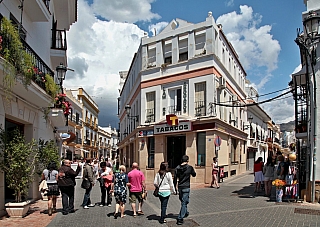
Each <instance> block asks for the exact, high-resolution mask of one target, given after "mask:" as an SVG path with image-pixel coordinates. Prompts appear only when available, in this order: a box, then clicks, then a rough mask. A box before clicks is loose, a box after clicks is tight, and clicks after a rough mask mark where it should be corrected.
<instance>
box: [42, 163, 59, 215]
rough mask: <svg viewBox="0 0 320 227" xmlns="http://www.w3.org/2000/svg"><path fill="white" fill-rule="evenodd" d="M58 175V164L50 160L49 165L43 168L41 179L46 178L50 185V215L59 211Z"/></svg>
mask: <svg viewBox="0 0 320 227" xmlns="http://www.w3.org/2000/svg"><path fill="white" fill-rule="evenodd" d="M58 175H59V172H58V170H57V164H56V163H55V162H50V163H49V165H48V167H47V168H46V169H45V170H43V172H42V176H41V180H45V181H46V183H47V186H48V190H47V196H48V215H49V216H51V215H52V213H55V212H57V196H58V195H60V192H59V186H58Z"/></svg>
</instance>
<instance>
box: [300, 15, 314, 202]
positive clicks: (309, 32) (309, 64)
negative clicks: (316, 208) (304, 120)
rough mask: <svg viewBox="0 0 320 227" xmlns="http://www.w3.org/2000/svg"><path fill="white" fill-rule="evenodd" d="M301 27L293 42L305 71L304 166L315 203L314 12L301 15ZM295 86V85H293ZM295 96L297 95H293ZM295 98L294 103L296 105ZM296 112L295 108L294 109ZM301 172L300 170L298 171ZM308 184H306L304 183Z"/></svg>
mask: <svg viewBox="0 0 320 227" xmlns="http://www.w3.org/2000/svg"><path fill="white" fill-rule="evenodd" d="M303 17H304V20H303V26H304V32H303V33H302V34H299V33H298V37H297V38H296V40H295V42H296V43H297V45H298V46H299V48H300V52H301V61H302V65H303V66H304V67H305V69H306V71H305V72H303V73H301V74H305V75H306V79H305V84H306V87H307V89H306V90H307V91H306V92H307V95H308V99H309V101H308V102H307V109H308V105H310V108H309V109H310V111H309V112H308V113H307V114H308V116H310V120H311V121H310V122H309V123H308V126H307V128H308V130H307V140H308V144H309V145H308V155H309V157H307V158H308V159H309V163H308V164H309V165H308V166H306V169H309V170H310V172H309V173H308V175H309V176H307V179H308V177H310V178H309V179H311V177H312V185H311V202H314V201H315V179H316V178H315V175H316V150H317V140H316V138H317V117H318V116H317V102H316V100H317V85H316V74H315V67H314V66H315V65H316V64H317V56H316V51H317V44H318V43H319V39H320V34H319V26H320V16H319V15H318V13H316V12H315V11H313V10H311V11H309V12H308V13H307V14H306V15H303ZM295 86H297V84H295ZM295 95H297V94H295ZM297 99H298V98H297V97H296V98H295V102H296V105H297ZM296 110H297V108H296ZM296 122H297V120H296ZM299 171H302V170H299ZM306 183H308V182H306Z"/></svg>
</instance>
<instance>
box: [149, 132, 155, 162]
mask: <svg viewBox="0 0 320 227" xmlns="http://www.w3.org/2000/svg"><path fill="white" fill-rule="evenodd" d="M148 168H154V137H149V138H148Z"/></svg>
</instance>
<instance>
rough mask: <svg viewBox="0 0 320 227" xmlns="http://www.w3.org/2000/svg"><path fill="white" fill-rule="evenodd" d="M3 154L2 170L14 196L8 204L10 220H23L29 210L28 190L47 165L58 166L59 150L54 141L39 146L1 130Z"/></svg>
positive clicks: (16, 130) (16, 132)
mask: <svg viewBox="0 0 320 227" xmlns="http://www.w3.org/2000/svg"><path fill="white" fill-rule="evenodd" d="M0 150H1V152H0V169H1V170H2V171H3V172H4V173H5V181H6V183H7V184H8V187H9V188H10V189H12V190H13V191H14V196H15V199H14V201H13V202H9V203H6V204H5V206H6V211H7V213H8V215H9V216H10V217H24V216H25V215H26V214H27V212H28V210H29V207H30V201H28V200H27V193H28V190H29V187H30V185H31V183H32V182H34V180H35V176H36V175H37V174H39V173H41V171H42V170H43V169H44V165H46V164H47V163H49V162H50V161H53V160H55V161H57V164H58V163H59V156H58V152H57V148H56V147H55V146H54V141H47V142H44V141H43V140H40V141H39V145H38V144H37V142H36V140H35V139H32V140H31V141H30V142H27V141H26V140H25V137H24V136H23V135H22V134H21V133H20V131H19V130H18V129H15V130H13V131H5V130H4V129H2V128H0ZM45 167H46V166H45Z"/></svg>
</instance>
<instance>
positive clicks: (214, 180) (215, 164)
mask: <svg viewBox="0 0 320 227" xmlns="http://www.w3.org/2000/svg"><path fill="white" fill-rule="evenodd" d="M212 161H213V162H212V163H211V167H212V181H211V186H210V188H213V185H214V184H215V185H216V188H217V189H218V188H220V186H219V184H218V173H219V167H218V158H217V157H214V158H213V159H212Z"/></svg>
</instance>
